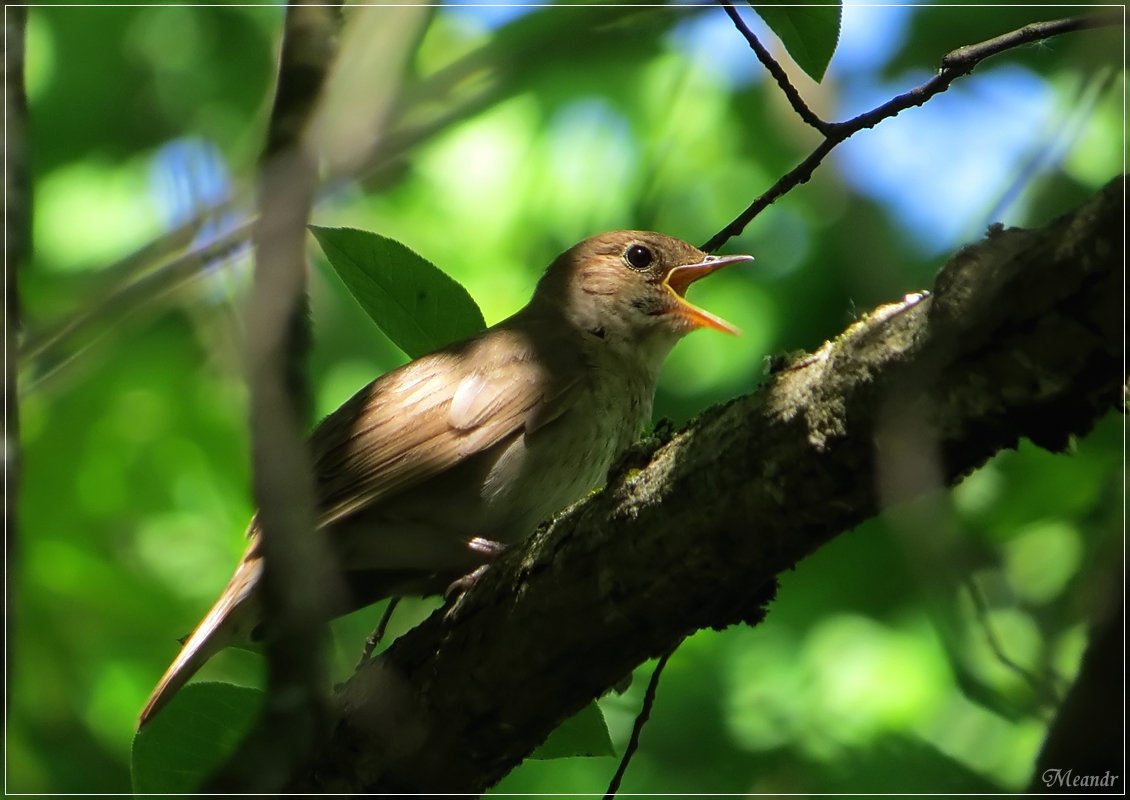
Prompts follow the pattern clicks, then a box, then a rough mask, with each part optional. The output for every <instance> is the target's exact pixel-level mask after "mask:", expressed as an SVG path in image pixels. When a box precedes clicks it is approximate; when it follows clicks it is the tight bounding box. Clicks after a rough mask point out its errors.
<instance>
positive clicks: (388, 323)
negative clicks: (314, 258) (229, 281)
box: [311, 226, 486, 358]
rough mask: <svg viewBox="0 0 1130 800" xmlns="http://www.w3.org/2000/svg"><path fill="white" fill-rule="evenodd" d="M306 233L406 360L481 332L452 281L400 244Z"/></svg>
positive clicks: (343, 231) (332, 232)
mask: <svg viewBox="0 0 1130 800" xmlns="http://www.w3.org/2000/svg"><path fill="white" fill-rule="evenodd" d="M311 230H312V231H313V232H314V237H315V238H316V239H317V240H318V243H319V244H320V245H321V246H322V250H323V251H324V252H325V254H326V258H328V259H329V262H330V264H331V265H332V266H333V268H334V270H336V271H337V274H338V275H339V276H340V277H341V279H342V281H344V282H345V285H346V287H348V289H349V291H350V292H352V293H353V296H354V297H356V298H357V302H359V303H360V304H361V307H362V308H364V309H365V313H367V314H368V315H369V317H370V318H371V319H372V320H373V322H375V323H377V326H378V327H379V328H380V329H381V330H382V331H384V332H385V335H386V336H388V338H390V339H392V341H393V342H394V343H395V344H396V346H397V347H399V348H400V349H401V350H403V351H404V352H405V353H407V354H408V356H409V357H410V358H419V357H420V356H422V355H426V354H428V353H430V352H432V351H433V350H436V349H438V348H440V347H443V346H444V345H446V344H450V343H451V342H455V341H458V340H459V339H464V338H466V337H468V336H471V335H473V334H475V333H478V332H479V331H481V330H482V329H483V328H485V327H486V323H485V322H484V321H483V313H482V312H481V311H480V310H479V307H478V305H477V304H476V303H475V301H474V300H473V299H472V298H471V295H470V294H469V293H468V292H467V290H466V289H464V288H463V286H462V285H461V284H460V283H459V282H458V281H456V280H455V279H454V278H452V277H451V276H450V275H448V274H447V273H445V272H444V271H443V270H441V269H440V268H439V267H437V266H435V265H434V264H432V263H431V262H430V261H428V260H427V259H425V258H424V257H423V256H421V255H419V254H418V253H416V252H414V251H412V250H409V249H408V248H407V247H405V246H404V245H402V244H401V243H400V242H397V241H395V240H393V239H389V238H387V237H385V236H381V235H379V234H376V233H370V232H369V231H359V230H356V229H354V228H319V227H316V226H311Z"/></svg>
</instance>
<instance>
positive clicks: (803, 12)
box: [750, 0, 841, 83]
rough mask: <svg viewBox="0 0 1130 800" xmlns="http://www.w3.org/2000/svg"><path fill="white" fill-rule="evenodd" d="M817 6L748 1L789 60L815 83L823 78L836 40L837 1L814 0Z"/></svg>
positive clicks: (839, 8)
mask: <svg viewBox="0 0 1130 800" xmlns="http://www.w3.org/2000/svg"><path fill="white" fill-rule="evenodd" d="M815 2H816V3H818V4H819V5H809V6H803V7H798V6H793V5H788V4H786V3H779V2H772V1H771V2H764V3H752V2H751V3H750V5H751V6H752V7H753V9H754V11H756V12H757V15H758V16H759V17H761V19H763V20H764V21H765V24H766V25H768V26H769V27H770V29H771V30H772V31H773V33H775V34H777V38H779V39H780V40H781V44H783V45H784V46H785V49H786V50H788V51H789V55H790V56H792V57H793V61H795V62H796V63H797V66H799V67H800V68H801V69H803V70H804V71H805V72H807V73H808V75H809V76H810V77H811V78H812V79H813V80H814V81H816V82H818V83H819V82H820V81H821V80H822V79H823V78H824V71H825V70H826V69H828V62H830V61H831V60H832V55H833V54H834V53H835V52H836V44H837V43H838V42H839V40H840V13H841V5H840V0H815Z"/></svg>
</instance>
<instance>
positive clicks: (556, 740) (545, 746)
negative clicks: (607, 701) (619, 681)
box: [530, 701, 616, 760]
mask: <svg viewBox="0 0 1130 800" xmlns="http://www.w3.org/2000/svg"><path fill="white" fill-rule="evenodd" d="M615 753H616V751H615V750H614V749H613V748H612V740H611V739H610V738H609V736H608V726H607V725H606V724H605V722H604V714H603V713H602V712H601V710H600V706H598V705H597V704H596V702H595V701H594V702H592V703H589V704H588V705H587V706H585V707H584V708H582V709H581V710H580V711H578V712H577V713H576V714H574V715H573V716H571V717H569V719H567V720H565V721H564V722H562V723H561V724H560V725H558V726H557V727H556V728H555V729H554V731H553V733H551V734H549V737H548V738H547V739H546V740H545V741H544V742H542V745H541V747H539V748H538V749H537V750H535V751H534V752H533V753H532V754H531V755H530V758H537V759H543V760H544V759H550V758H570V757H573V756H590V757H591V756H611V755H615Z"/></svg>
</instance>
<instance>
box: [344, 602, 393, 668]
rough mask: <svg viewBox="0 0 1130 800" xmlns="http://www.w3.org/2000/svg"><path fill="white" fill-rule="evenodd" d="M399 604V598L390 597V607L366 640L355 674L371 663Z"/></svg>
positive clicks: (386, 608) (386, 607)
mask: <svg viewBox="0 0 1130 800" xmlns="http://www.w3.org/2000/svg"><path fill="white" fill-rule="evenodd" d="M399 604H400V598H399V597H390V598H389V599H388V605H386V606H385V610H384V613H383V614H381V619H380V621H379V622H378V623H377V627H376V628H375V629H374V630H373V632H372V633H370V634H369V638H368V639H366V640H365V648H364V649H363V650H362V651H361V660H360V661H358V662H357V666H355V667H354V668H353V671H354V672H356V671H357V670H359V669H361V667H363V666H365V664H367V663H368V662H369V659H370V658H372V657H373V651H374V650H376V649H377V645H378V644H380V643H381V640H382V639H384V638H385V630H387V629H388V623H389V621H390V620H391V619H392V612H393V611H395V610H396V607H397V606H398V605H399Z"/></svg>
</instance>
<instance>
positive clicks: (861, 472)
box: [290, 179, 1125, 792]
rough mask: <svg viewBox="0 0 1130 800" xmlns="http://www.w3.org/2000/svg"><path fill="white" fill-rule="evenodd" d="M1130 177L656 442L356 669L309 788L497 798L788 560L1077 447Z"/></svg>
mask: <svg viewBox="0 0 1130 800" xmlns="http://www.w3.org/2000/svg"><path fill="white" fill-rule="evenodd" d="M1122 186H1123V184H1122V180H1121V179H1119V180H1116V181H1114V182H1112V183H1111V184H1110V185H1108V186H1107V187H1106V188H1105V189H1104V190H1102V191H1101V192H1100V193H1098V194H1097V195H1096V196H1095V197H1094V198H1092V199H1091V200H1090V201H1089V202H1088V203H1087V204H1085V205H1084V206H1082V207H1080V208H1079V209H1077V210H1075V211H1074V212H1072V213H1070V214H1068V215H1066V216H1064V217H1062V218H1060V219H1058V220H1056V221H1054V222H1052V223H1051V224H1050V225H1048V226H1047V227H1045V228H1042V229H1038V230H1021V229H1010V230H1004V229H999V228H994V229H992V230H990V232H989V235H988V236H987V238H986V239H985V240H984V241H982V242H980V243H978V244H976V245H973V246H970V247H966V248H964V249H963V250H961V251H960V252H959V253H957V254H956V255H955V256H954V257H953V258H952V259H951V260H950V262H949V263H948V264H947V265H946V266H945V268H944V269H943V270H942V272H941V273H940V274H939V276H938V278H937V282H936V284H935V287H934V290H933V292H932V293H930V294H928V295H908V296H907V297H906V298H904V299H903V300H901V301H899V302H896V303H892V304H889V305H885V306H881V307H880V308H877V309H875V310H874V311H872V312H871V313H870V314H868V315H866V316H865V317H864V318H863V319H861V320H860V321H858V322H856V323H855V324H853V325H852V326H851V327H849V328H848V329H847V330H845V331H844V332H843V333H842V334H841V335H840V336H839V337H837V339H836V340H835V341H832V342H828V343H826V344H825V345H824V346H823V347H821V348H820V349H819V350H818V351H816V352H815V353H812V354H804V355H801V356H799V357H793V358H791V359H789V360H788V362H787V363H784V364H783V365H780V366H779V367H778V368H777V369H776V370H775V371H774V372H773V373H772V375H771V376H770V378H769V380H768V381H767V383H766V384H765V385H764V386H762V387H761V388H760V389H759V390H758V391H756V392H754V393H752V394H749V395H746V396H743V397H739V398H737V399H735V400H733V401H731V402H730V403H727V404H725V405H722V406H717V407H714V408H711V409H710V410H708V411H707V412H705V413H704V414H703V415H702V416H701V417H700V418H698V419H697V420H695V421H694V422H692V423H691V424H690V425H688V426H687V427H686V428H685V429H684V430H682V431H680V432H679V433H678V434H676V435H674V436H673V437H670V438H669V439H668V440H666V441H662V440H659V439H653V440H651V441H648V442H644V443H643V444H641V445H640V446H639V447H637V448H635V449H634V450H633V452H631V453H630V454H629V455H628V456H627V457H626V458H625V459H624V460H622V461H621V463H620V464H619V465H618V467H617V468H615V469H614V470H613V475H612V476H611V478H610V481H609V485H608V487H607V488H606V489H605V490H604V491H603V492H601V493H598V494H596V495H594V496H591V497H589V498H587V499H586V500H585V501H583V502H581V503H578V504H577V505H575V506H573V507H572V508H570V509H569V510H567V511H565V512H564V513H562V514H561V515H560V516H559V517H558V518H557V519H556V520H555V521H554V523H553V524H552V525H550V526H549V527H548V528H547V529H543V530H541V531H539V532H538V533H537V534H535V535H534V536H533V537H531V539H530V540H529V541H528V542H527V543H526V544H525V545H524V546H522V547H520V548H517V549H515V550H513V551H511V552H509V553H507V554H506V555H505V556H504V557H502V558H500V559H499V560H498V561H497V562H496V563H494V564H493V565H492V566H491V568H490V569H489V570H487V571H486V573H485V574H484V575H483V576H482V578H481V579H480V580H479V581H478V582H477V583H476V584H475V585H474V586H473V587H472V588H471V589H470V590H469V591H468V592H467V593H466V594H464V595H463V596H462V597H461V598H460V599H459V600H458V601H457V602H455V603H454V604H453V605H449V606H448V607H446V608H444V609H440V610H438V611H437V612H436V613H434V614H433V615H432V616H431V617H430V618H429V619H428V620H426V621H425V622H424V623H422V624H421V625H420V626H418V627H417V628H416V629H414V630H412V631H410V632H409V633H408V634H406V635H404V636H402V637H401V638H400V639H399V640H397V641H396V642H395V643H394V644H393V645H392V646H391V647H390V648H389V649H388V651H386V652H385V653H384V654H382V656H381V657H380V658H377V659H375V660H374V661H372V662H370V663H369V664H368V665H367V667H366V668H364V669H363V670H361V671H360V672H359V673H358V674H357V675H355V676H354V678H353V679H352V680H350V681H349V682H348V683H347V684H346V685H345V686H344V687H343V688H342V689H341V690H340V691H339V692H338V694H337V697H336V703H337V705H336V724H335V727H334V733H333V736H332V737H331V738H330V739H329V740H327V741H326V742H325V743H324V746H323V748H322V750H321V752H320V753H318V754H317V755H316V756H315V758H314V759H313V761H312V763H311V765H310V766H309V768H308V769H307V770H306V771H305V773H304V775H303V776H302V777H301V778H299V779H298V780H297V781H296V782H295V784H293V785H292V786H291V787H290V789H291V790H292V791H304V790H305V791H349V792H355V791H369V792H424V791H430V792H437V791H459V792H480V791H482V790H484V789H485V788H487V787H489V786H490V785H492V784H494V783H495V782H497V781H498V780H499V779H500V778H501V777H502V776H503V775H505V774H506V773H507V772H508V771H509V770H510V769H512V768H513V767H514V766H515V765H516V764H518V763H519V762H520V761H521V760H522V759H523V758H524V757H525V756H526V755H528V754H529V753H530V752H531V751H532V750H533V749H534V748H535V747H536V746H537V745H538V744H539V743H540V742H541V741H543V740H544V739H545V737H546V736H547V735H548V733H549V732H550V731H551V730H552V729H553V728H554V727H555V726H556V725H557V724H559V723H560V722H561V721H562V720H564V719H566V718H567V717H569V716H570V715H572V714H573V713H575V712H576V711H577V710H579V709H580V708H582V707H583V706H584V705H585V704H587V703H588V702H590V701H591V700H592V699H593V698H595V697H598V696H599V695H600V694H601V693H603V692H604V691H605V690H606V689H608V688H609V687H610V686H612V685H613V684H615V683H616V682H617V681H618V680H619V679H621V678H622V677H623V676H624V675H626V674H627V673H628V672H629V671H630V670H631V669H633V668H634V667H635V666H637V665H638V664H640V663H641V662H643V661H645V660H646V659H648V658H650V657H653V656H656V655H658V654H660V653H662V652H663V651H665V650H666V649H667V648H669V647H670V646H671V645H672V644H673V643H675V642H676V641H678V640H679V639H680V638H681V637H684V636H686V635H688V634H690V633H692V632H694V631H695V630H698V629H701V628H708V627H709V628H724V627H726V626H728V625H732V624H735V623H739V622H746V623H749V624H755V623H757V622H758V621H759V620H760V619H761V618H762V617H763V616H764V614H765V606H766V603H767V602H768V601H769V600H770V599H771V598H772V596H773V593H774V590H775V586H776V575H777V574H778V573H780V572H781V571H783V570H787V569H791V568H792V567H793V566H794V565H795V564H796V563H797V562H798V561H799V560H800V559H802V558H803V557H804V556H806V555H808V554H809V553H811V552H813V551H814V550H815V549H817V548H818V547H820V546H821V545H822V544H823V543H825V542H827V541H828V540H829V539H831V538H833V537H834V536H837V535H839V534H841V533H844V532H846V531H849V530H851V529H852V528H853V527H854V526H856V525H858V524H859V523H860V522H862V521H863V520H865V519H867V518H869V517H871V516H874V515H875V514H877V513H878V512H879V511H881V510H882V509H883V508H885V507H887V506H889V505H891V504H893V503H898V502H901V501H904V500H907V499H910V498H912V497H915V496H918V495H921V494H923V493H925V492H929V491H936V490H938V489H939V488H941V487H943V486H950V485H953V484H955V483H956V482H958V481H959V480H960V479H961V478H962V476H964V475H966V474H968V473H969V472H970V471H972V470H974V469H976V468H977V467H978V466H980V465H982V464H983V463H984V462H985V461H986V460H988V459H989V458H990V457H992V456H993V454H995V453H997V452H998V451H1000V450H1002V449H1005V448H1012V447H1015V446H1016V444H1017V442H1018V440H1019V439H1020V437H1022V436H1023V437H1028V438H1029V439H1031V440H1032V441H1033V442H1035V443H1036V444H1038V445H1040V446H1042V447H1045V448H1048V449H1051V450H1054V451H1059V450H1062V449H1063V448H1064V447H1065V446H1066V445H1067V444H1068V442H1069V440H1070V438H1071V437H1072V436H1073V435H1077V434H1082V433H1085V432H1086V431H1088V430H1089V429H1090V428H1091V427H1092V426H1093V424H1094V423H1095V422H1096V421H1097V420H1098V418H1099V417H1100V416H1101V415H1103V414H1105V413H1107V412H1109V411H1110V410H1112V409H1115V408H1119V407H1121V405H1122V402H1123V390H1124V380H1125V362H1124V357H1123V327H1122V321H1123V320H1122V316H1123V314H1122V309H1123V303H1124V300H1123V298H1124V296H1125V294H1124V290H1123V265H1124V263H1125V262H1124V256H1123V248H1122V243H1123V225H1124V201H1123V191H1122ZM802 568H803V567H802Z"/></svg>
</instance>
